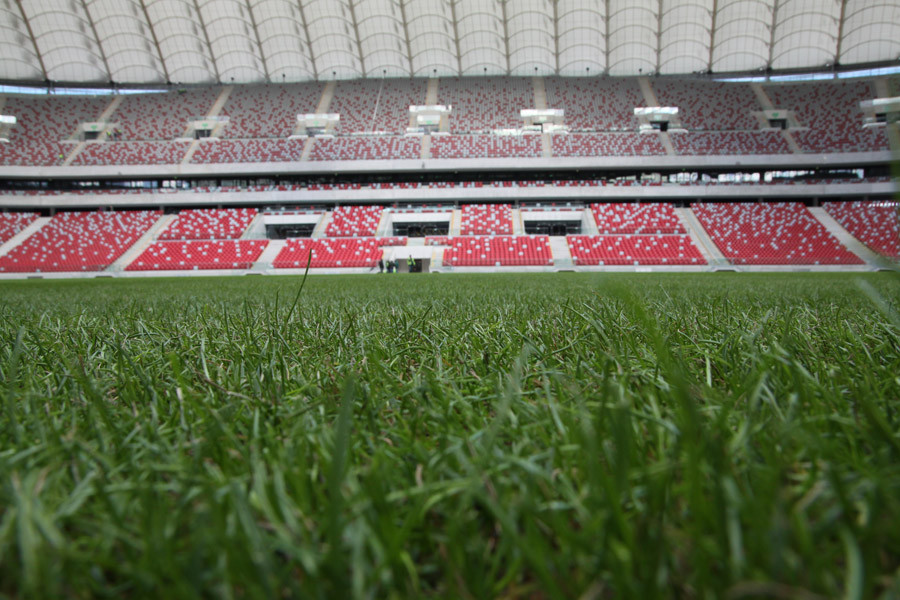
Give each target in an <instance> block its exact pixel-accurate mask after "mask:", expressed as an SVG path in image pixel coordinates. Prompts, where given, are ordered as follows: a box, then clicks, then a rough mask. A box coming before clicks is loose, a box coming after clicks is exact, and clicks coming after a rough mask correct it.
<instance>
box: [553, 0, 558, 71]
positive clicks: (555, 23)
mask: <svg viewBox="0 0 900 600" xmlns="http://www.w3.org/2000/svg"><path fill="white" fill-rule="evenodd" d="M553 60H554V62H555V65H554V69H553V74H554V75H559V0H553Z"/></svg>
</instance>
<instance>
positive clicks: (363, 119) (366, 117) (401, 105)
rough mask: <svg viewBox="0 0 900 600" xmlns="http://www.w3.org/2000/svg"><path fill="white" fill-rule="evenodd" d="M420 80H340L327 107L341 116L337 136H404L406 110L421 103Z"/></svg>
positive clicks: (422, 82)
mask: <svg viewBox="0 0 900 600" xmlns="http://www.w3.org/2000/svg"><path fill="white" fill-rule="evenodd" d="M426 86H427V83H426V81H425V80H424V79H417V80H410V79H366V80H363V81H341V82H339V83H338V85H337V88H336V89H335V91H334V98H333V99H332V101H331V105H330V106H329V107H328V112H329V113H337V114H339V115H341V120H340V121H339V122H338V126H337V132H338V133H371V132H373V131H384V132H387V133H406V128H407V127H408V126H409V107H410V106H412V105H420V104H425V88H426Z"/></svg>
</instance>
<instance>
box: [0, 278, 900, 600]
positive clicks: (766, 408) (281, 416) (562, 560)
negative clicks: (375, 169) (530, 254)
mask: <svg viewBox="0 0 900 600" xmlns="http://www.w3.org/2000/svg"><path fill="white" fill-rule="evenodd" d="M300 283H301V278H294V277H267V278H266V277H242V278H233V279H218V278H216V279H208V278H200V279H178V280H172V279H147V280H135V279H131V280H123V279H117V280H90V281H55V282H54V281H19V282H9V281H7V282H0V334H2V353H0V394H2V407H0V435H2V438H0V442H2V443H0V595H4V596H6V597H22V598H41V597H53V598H58V597H76V598H81V597H116V598H121V597H126V598H140V597H153V598H159V597H165V598H194V597H197V596H212V597H224V598H245V597H259V598H275V597H309V598H351V597H353V598H393V597H397V598H399V597H403V598H413V597H441V598H474V599H481V598H493V597H499V598H585V599H591V598H658V597H660V598H801V599H802V598H818V597H823V598H847V599H858V598H896V597H898V596H900V571H898V569H900V316H898V315H900V278H898V277H897V276H895V275H893V274H881V275H842V274H793V275H750V274H740V275H736V274H709V275H675V274H673V275H606V276H604V275H599V274H591V275H587V274H585V275H578V274H547V275H472V276H467V275H455V276H446V275H431V276H415V275H412V276H407V275H401V276H388V275H382V276H375V275H372V276H358V277H354V276H346V277H310V278H309V279H308V280H307V281H306V285H305V287H304V288H303V290H302V293H300V295H299V298H298V296H297V293H298V289H299V288H300ZM295 299H296V303H295Z"/></svg>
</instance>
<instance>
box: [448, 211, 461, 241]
mask: <svg viewBox="0 0 900 600" xmlns="http://www.w3.org/2000/svg"><path fill="white" fill-rule="evenodd" d="M460 221H462V210H461V209H459V208H454V209H453V215H452V216H451V217H450V229H449V231H447V235H449V236H450V237H453V236H455V235H459V223H460Z"/></svg>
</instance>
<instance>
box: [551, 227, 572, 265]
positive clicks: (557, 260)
mask: <svg viewBox="0 0 900 600" xmlns="http://www.w3.org/2000/svg"><path fill="white" fill-rule="evenodd" d="M550 256H552V257H553V266H554V267H556V268H557V269H571V268H573V267H574V266H575V263H573V262H572V253H571V252H570V251H569V243H568V242H567V241H566V236H564V235H553V236H550Z"/></svg>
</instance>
